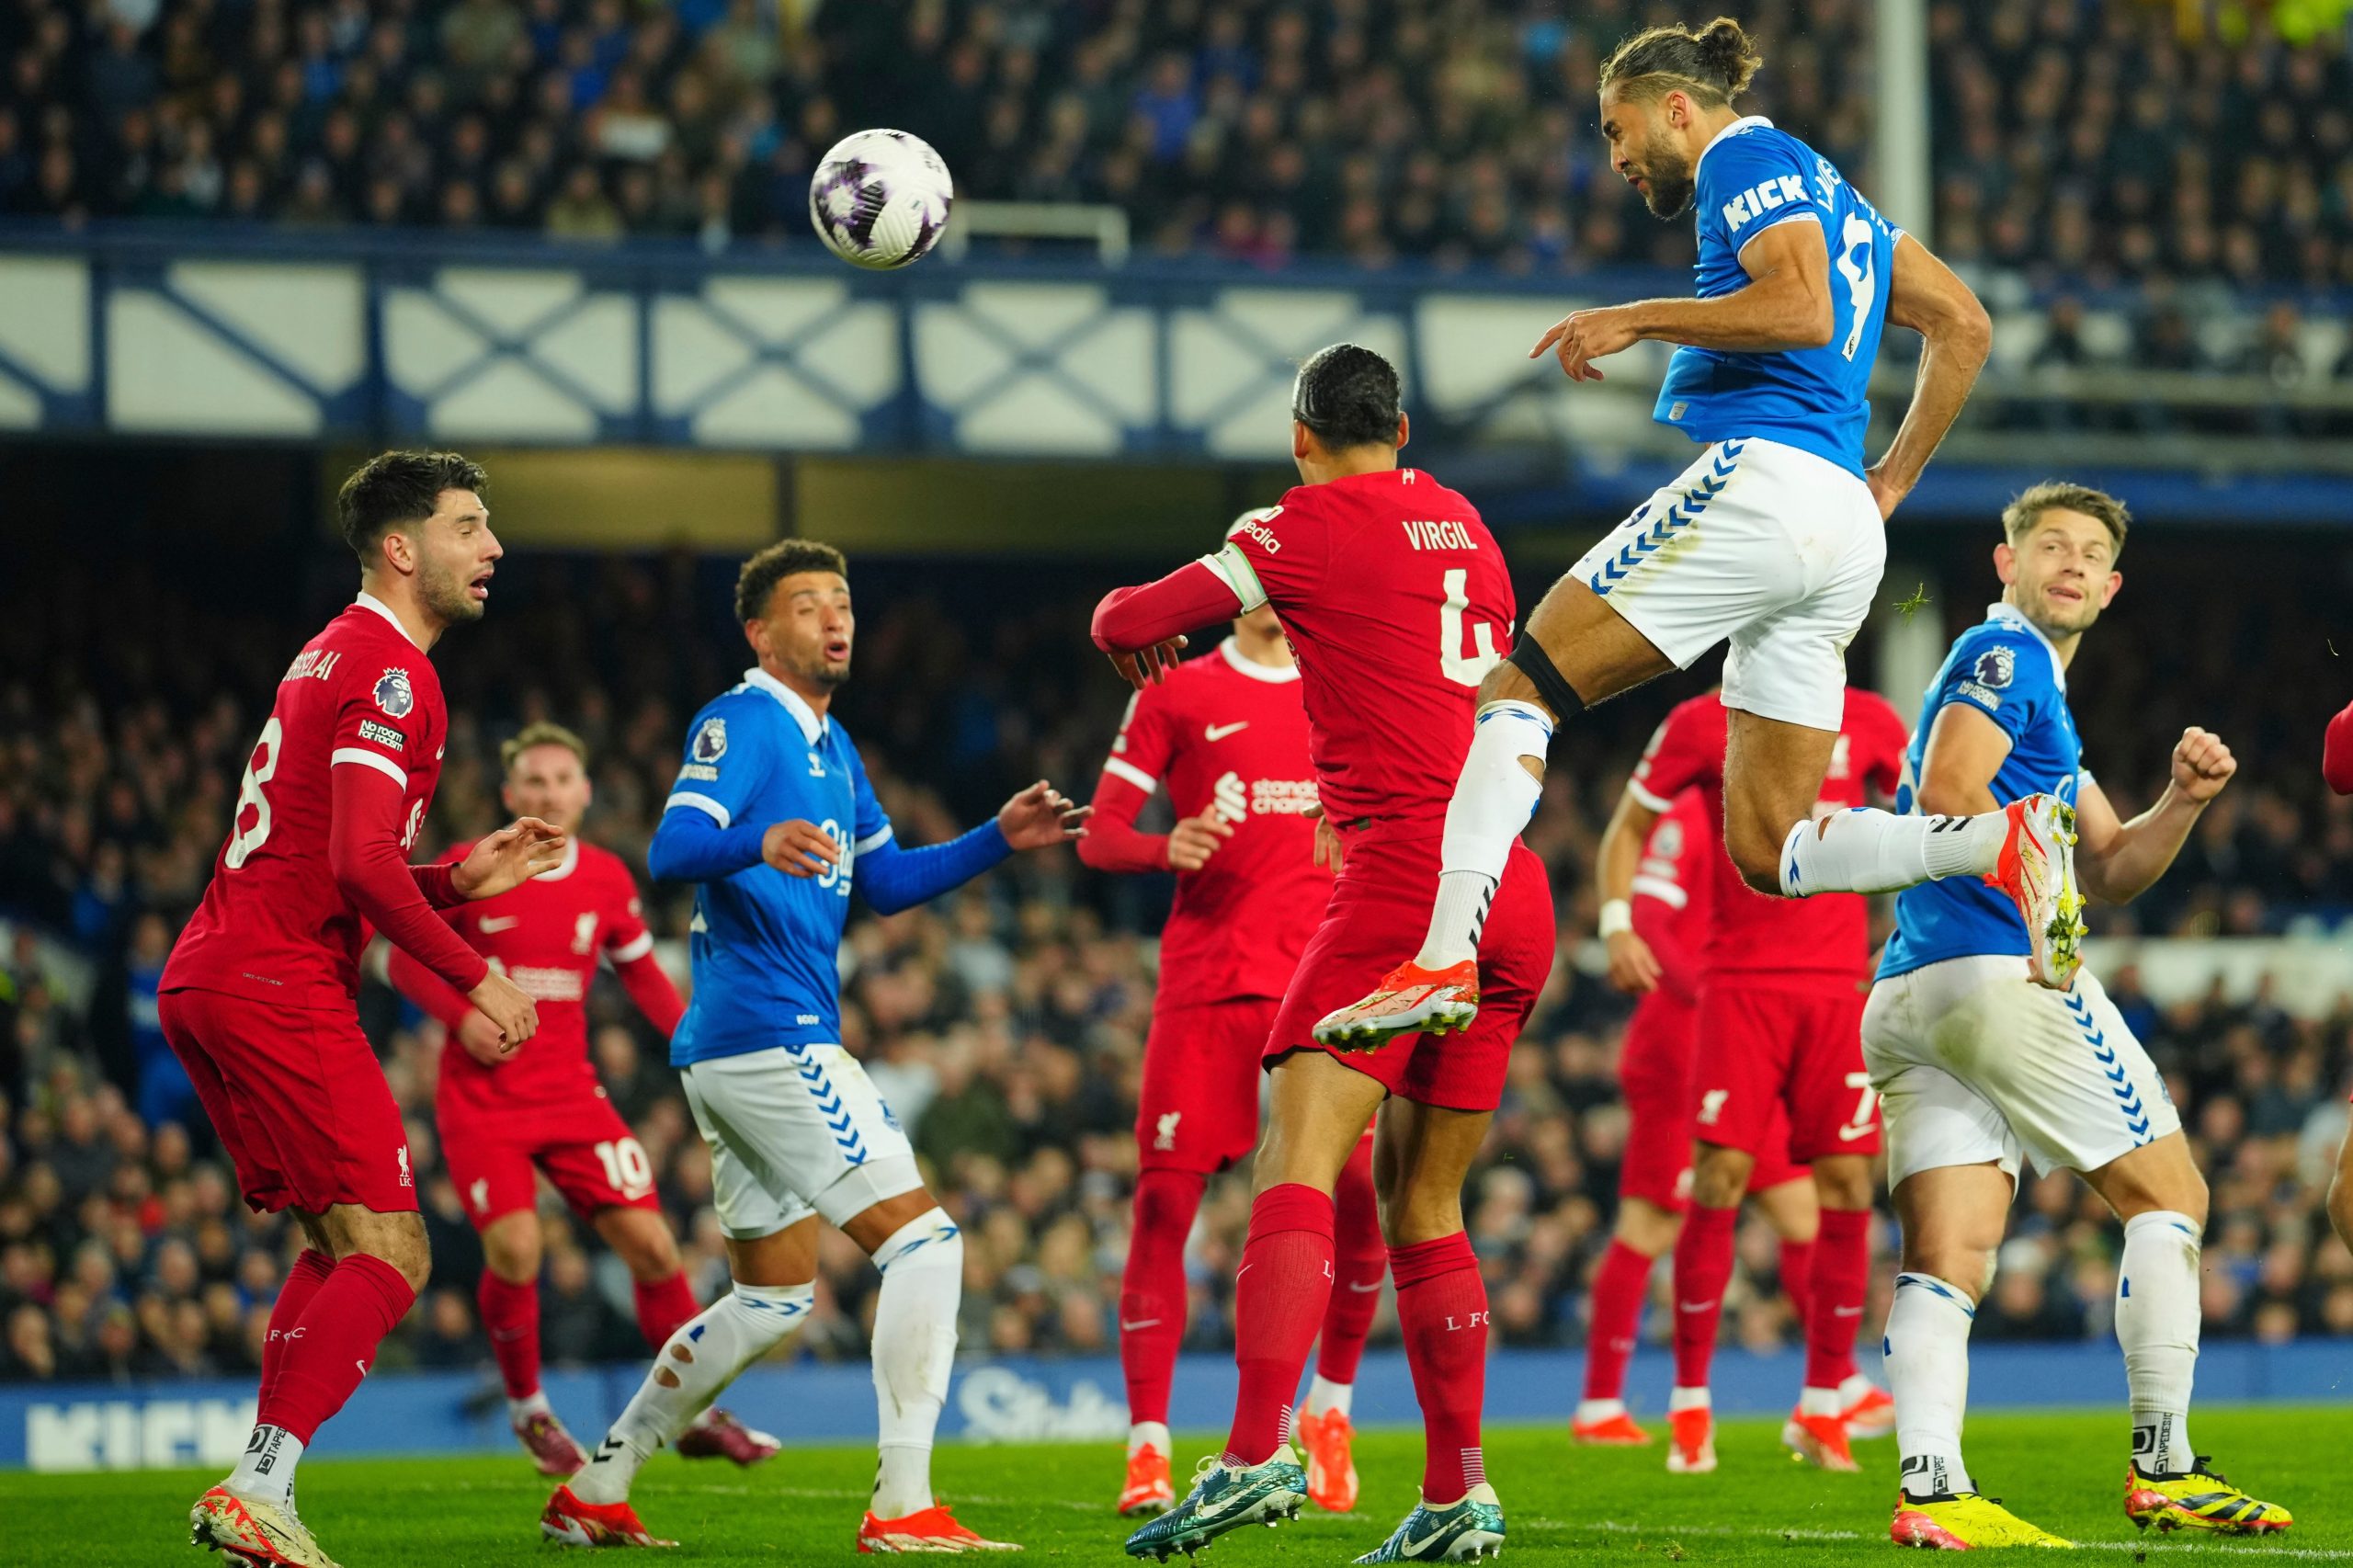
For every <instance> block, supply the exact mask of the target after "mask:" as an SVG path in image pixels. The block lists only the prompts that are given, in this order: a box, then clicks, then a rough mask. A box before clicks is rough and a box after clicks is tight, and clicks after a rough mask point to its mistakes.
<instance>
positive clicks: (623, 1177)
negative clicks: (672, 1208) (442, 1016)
mask: <svg viewBox="0 0 2353 1568" xmlns="http://www.w3.org/2000/svg"><path fill="white" fill-rule="evenodd" d="M450 1049H452V1050H455V1049H456V1047H455V1046H454V1045H453V1046H452V1047H451V1048H450ZM435 1120H436V1121H437V1123H438V1126H439V1127H440V1130H441V1159H442V1162H443V1163H444V1164H445V1165H448V1166H449V1181H450V1184H451V1185H452V1186H454V1187H456V1188H457V1189H458V1200H459V1201H460V1203H463V1204H464V1205H465V1206H466V1218H467V1219H469V1220H471V1221H473V1225H474V1229H475V1230H477V1231H479V1230H482V1229H483V1228H484V1227H485V1226H487V1225H488V1224H489V1223H490V1222H491V1221H494V1220H495V1219H497V1218H499V1217H500V1216H501V1215H503V1214H512V1213H514V1212H515V1211H516V1210H518V1209H535V1208H537V1207H539V1199H540V1188H539V1183H538V1182H537V1181H536V1180H535V1179H533V1176H532V1172H533V1169H534V1167H536V1168H537V1169H539V1170H541V1171H545V1172H546V1173H547V1177H548V1181H549V1183H550V1184H551V1185H552V1186H553V1187H555V1189H556V1191H557V1192H559V1193H561V1194H563V1200H564V1202H565V1203H567V1204H569V1205H571V1207H572V1211H573V1212H574V1214H577V1215H579V1216H580V1217H581V1218H582V1219H584V1220H587V1219H592V1218H594V1217H595V1215H596V1213H597V1210H599V1209H623V1208H626V1209H654V1208H659V1207H660V1206H661V1201H662V1200H661V1199H660V1198H659V1197H657V1196H656V1195H655V1193H654V1163H653V1161H652V1160H650V1159H648V1158H647V1157H646V1153H645V1149H644V1147H643V1146H642V1144H640V1143H639V1142H638V1141H637V1139H636V1137H635V1136H634V1135H633V1134H631V1131H630V1130H629V1123H628V1122H626V1121H623V1120H622V1119H621V1115H620V1112H619V1111H617V1110H615V1109H614V1108H613V1103H612V1101H610V1100H608V1099H606V1098H604V1097H603V1096H585V1097H583V1098H582V1100H581V1102H580V1104H579V1106H578V1107H577V1108H574V1109H573V1110H571V1111H568V1112H565V1113H564V1114H563V1117H562V1119H561V1125H562V1128H563V1131H562V1132H561V1133H560V1134H558V1133H556V1132H554V1131H553V1130H552V1129H551V1128H547V1127H546V1126H545V1123H544V1122H542V1120H541V1119H540V1117H538V1116H536V1115H535V1116H534V1117H533V1118H532V1119H531V1120H532V1122H533V1123H534V1124H537V1125H538V1126H539V1127H540V1129H542V1130H543V1132H544V1135H540V1136H535V1135H533V1130H532V1128H529V1127H527V1128H525V1129H523V1130H521V1131H523V1136H521V1137H517V1136H515V1131H514V1130H511V1129H510V1130H504V1131H503V1130H502V1129H501V1128H500V1127H499V1125H498V1124H497V1123H496V1122H495V1121H491V1120H487V1119H483V1117H482V1116H481V1115H480V1114H479V1113H468V1112H464V1111H453V1110H449V1109H440V1110H438V1113H437V1115H436V1118H435Z"/></svg>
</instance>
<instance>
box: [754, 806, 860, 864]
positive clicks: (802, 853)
mask: <svg viewBox="0 0 2353 1568" xmlns="http://www.w3.org/2000/svg"><path fill="white" fill-rule="evenodd" d="M760 858H761V859H763V860H766V861H767V863H768V864H769V865H771V866H774V867H775V868H776V869H778V870H779V871H782V872H783V873H784V874H785V875H786V876H788V877H818V876H823V875H824V872H825V868H826V867H828V866H838V865H840V864H841V863H842V846H840V845H838V844H835V842H834V838H833V835H831V834H829V833H827V832H826V831H825V830H824V828H822V827H819V826H818V825H817V824H815V823H813V822H803V821H801V819H800V818H798V817H795V818H793V819H792V820H791V821H790V822H780V823H778V824H775V825H773V826H772V827H770V828H769V829H768V830H767V832H766V833H764V834H762V835H760Z"/></svg>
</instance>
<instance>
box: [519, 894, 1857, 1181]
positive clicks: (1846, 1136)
mask: <svg viewBox="0 0 2353 1568" xmlns="http://www.w3.org/2000/svg"><path fill="white" fill-rule="evenodd" d="M489 924H490V922H489V921H487V920H485V921H483V925H485V926H487V925H489ZM1876 1131H1879V1129H1878V1128H1876V1127H1842V1128H1840V1129H1839V1130H1838V1141H1839V1142H1842V1143H1852V1142H1854V1141H1855V1140H1856V1139H1858V1138H1868V1137H1870V1135H1871V1134H1872V1133H1874V1132H1876ZM1840 1157H1841V1158H1844V1156H1843V1155H1842V1156H1840Z"/></svg>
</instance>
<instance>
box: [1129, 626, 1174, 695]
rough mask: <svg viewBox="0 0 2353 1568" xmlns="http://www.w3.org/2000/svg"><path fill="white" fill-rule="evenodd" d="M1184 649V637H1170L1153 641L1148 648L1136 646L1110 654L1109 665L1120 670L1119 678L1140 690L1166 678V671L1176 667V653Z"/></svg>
mask: <svg viewBox="0 0 2353 1568" xmlns="http://www.w3.org/2000/svg"><path fill="white" fill-rule="evenodd" d="M1184 650H1185V639H1183V638H1182V637H1171V638H1168V639H1166V640H1165V641H1164V642H1154V644H1153V645H1152V646H1151V647H1149V648H1138V649H1137V650H1136V651H1135V652H1134V653H1114V654H1112V655H1111V667H1112V668H1113V669H1115V670H1117V671H1119V672H1120V679H1122V680H1124V681H1126V682H1127V683H1128V684H1129V685H1130V686H1131V687H1135V688H1136V689H1137V690H1138V691H1142V689H1143V688H1144V687H1148V686H1156V685H1158V684H1159V683H1160V682H1162V681H1164V680H1166V679H1167V678H1168V672H1169V671H1170V670H1173V669H1175V668H1176V661H1177V655H1178V654H1179V653H1183V652H1184Z"/></svg>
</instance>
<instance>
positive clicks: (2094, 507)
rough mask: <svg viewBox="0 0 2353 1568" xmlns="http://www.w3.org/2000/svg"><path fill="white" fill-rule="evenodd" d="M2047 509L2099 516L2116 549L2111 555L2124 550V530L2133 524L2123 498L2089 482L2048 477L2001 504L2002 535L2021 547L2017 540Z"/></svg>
mask: <svg viewBox="0 0 2353 1568" xmlns="http://www.w3.org/2000/svg"><path fill="white" fill-rule="evenodd" d="M2045 512H2081V513H2082V514H2083V515H2084V516H2085V517H2097V518H2098V519H2099V520H2100V522H2101V524H2102V525H2104V526H2105V527H2106V528H2107V529H2108V537H2109V540H2111V541H2112V542H2113V543H2114V545H2115V547H2116V548H2115V550H2114V551H2113V552H2112V553H2111V555H2110V557H2109V559H2110V560H2111V561H2113V560H2118V559H2120V558H2121V557H2122V556H2123V554H2124V534H2125V530H2126V529H2128V528H2131V526H2132V514H2131V510H2130V509H2129V508H2127V507H2126V506H2125V505H2124V503H2123V502H2121V501H2120V500H2118V499H2117V498H2116V497H2115V496H2113V495H2110V494H2109V493H2108V492H2107V491H2105V490H2094V489H2093V488H2092V487H2091V486H2090V485H2088V484H2073V483H2068V482H2067V481H2066V480H2063V479H2053V480H2046V481H2045V482H2044V483H2040V484H2037V485H2034V486H2032V487H2030V488H2029V489H2026V490H2022V491H2020V492H2019V493H2018V499H2017V500H2015V501H2013V502H2011V503H2010V504H2009V505H2008V506H2005V507H2003V508H2002V537H2003V538H2005V539H2006V540H2009V541H2010V548H2011V549H2013V550H2015V549H2017V548H2018V540H2022V539H2024V538H2026V536H2027V535H2028V534H2029V533H2032V532H2033V531H2034V525H2035V524H2036V523H2038V522H2040V521H2041V520H2042V514H2043V513H2045Z"/></svg>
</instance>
